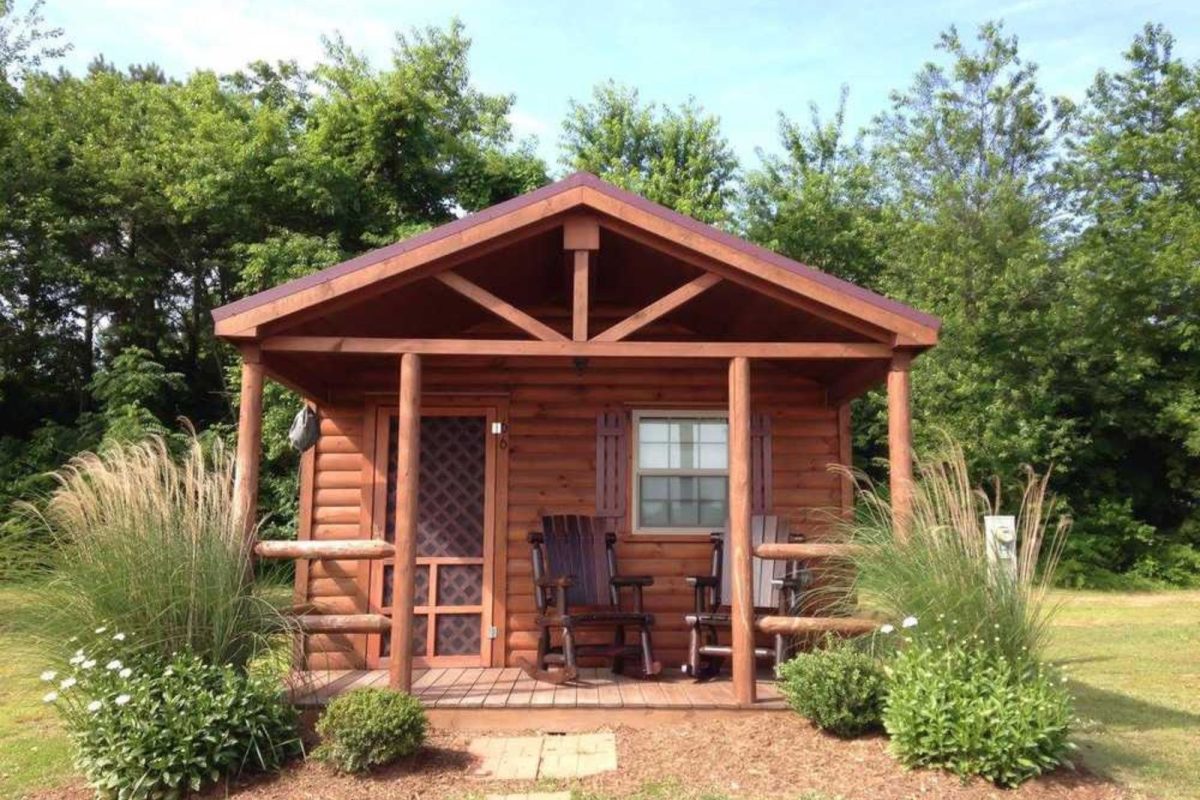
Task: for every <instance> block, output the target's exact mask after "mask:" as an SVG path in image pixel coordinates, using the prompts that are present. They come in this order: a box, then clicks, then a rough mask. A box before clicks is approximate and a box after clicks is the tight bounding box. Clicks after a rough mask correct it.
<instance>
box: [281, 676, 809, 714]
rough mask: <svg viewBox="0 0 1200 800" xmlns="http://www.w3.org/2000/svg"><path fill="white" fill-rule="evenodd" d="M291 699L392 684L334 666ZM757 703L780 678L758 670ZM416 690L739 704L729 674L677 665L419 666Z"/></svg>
mask: <svg viewBox="0 0 1200 800" xmlns="http://www.w3.org/2000/svg"><path fill="white" fill-rule="evenodd" d="M297 678H298V681H297V686H296V688H295V689H294V690H293V699H294V700H295V702H296V704H297V705H300V706H320V705H324V704H325V703H326V702H328V700H329V699H330V698H331V697H334V696H336V695H338V694H341V693H342V692H348V691H351V690H353V689H360V688H364V687H368V686H380V687H382V686H387V672H386V671H384V670H332V671H329V672H307V673H301V674H300V675H298V676H297ZM757 688H758V702H757V704H756V705H755V709H761V710H775V709H783V708H786V705H785V703H784V701H783V699H782V697H781V696H780V694H779V690H778V689H777V688H776V686H775V682H774V681H772V680H770V679H768V678H765V677H760V678H759V680H758V687H757ZM413 694H415V695H416V696H417V697H418V698H420V700H421V702H422V703H424V704H425V706H426V707H427V708H437V709H452V708H455V709H461V708H475V709H480V708H482V709H523V708H531V709H532V708H559V709H561V708H628V709H680V710H686V709H736V708H737V703H736V702H735V701H734V697H733V685H732V684H731V683H730V681H729V677H728V676H727V675H725V676H721V677H719V678H714V679H713V680H711V681H706V682H703V683H697V682H695V681H693V680H692V679H691V678H688V677H686V676H684V675H681V674H679V673H678V672H672V674H671V675H667V676H660V677H658V678H656V679H654V680H649V681H645V680H639V679H637V678H631V677H628V676H625V675H614V674H612V672H610V671H609V670H607V669H581V670H580V671H579V678H578V679H577V680H576V681H574V682H572V683H570V684H568V685H565V686H555V685H553V684H549V683H541V682H538V681H534V680H533V679H532V678H530V677H528V676H527V675H526V674H525V673H524V672H522V671H521V670H519V669H515V668H506V669H497V668H482V667H476V668H453V669H429V670H417V672H416V673H415V675H414V680H413Z"/></svg>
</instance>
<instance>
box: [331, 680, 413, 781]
mask: <svg viewBox="0 0 1200 800" xmlns="http://www.w3.org/2000/svg"><path fill="white" fill-rule="evenodd" d="M426 727H427V723H426V721H425V709H424V708H422V707H421V703H420V702H419V701H418V700H417V699H416V698H415V697H411V696H410V695H407V694H405V693H404V692H394V691H391V690H388V689H358V690H356V691H353V692H347V693H346V694H344V695H341V696H339V697H335V698H334V699H333V700H332V701H330V703H329V705H328V706H327V707H326V708H325V713H324V714H322V715H321V719H320V720H319V721H318V722H317V733H319V734H320V735H321V740H322V741H321V746H320V747H318V748H317V750H316V751H315V753H314V755H316V757H317V758H319V759H321V760H322V761H325V762H327V763H329V764H331V765H333V767H334V769H336V770H338V771H340V772H365V771H367V770H369V769H372V768H374V767H379V766H383V765H384V764H389V763H391V762H392V761H395V760H396V759H398V758H404V757H406V756H410V755H412V754H413V753H415V752H417V750H418V749H420V747H421V745H422V744H424V743H425V731H426Z"/></svg>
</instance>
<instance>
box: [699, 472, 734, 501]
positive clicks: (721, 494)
mask: <svg viewBox="0 0 1200 800" xmlns="http://www.w3.org/2000/svg"><path fill="white" fill-rule="evenodd" d="M699 481H700V499H701V500H724V499H725V495H726V493H727V491H728V486H729V482H728V481H727V480H726V478H725V477H724V476H722V477H720V478H717V477H713V478H700V479H699Z"/></svg>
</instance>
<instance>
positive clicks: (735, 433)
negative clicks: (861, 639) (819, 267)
mask: <svg viewBox="0 0 1200 800" xmlns="http://www.w3.org/2000/svg"><path fill="white" fill-rule="evenodd" d="M729 542H730V553H729V556H728V557H729V570H730V573H729V574H730V577H731V581H730V584H731V593H732V595H733V596H732V597H731V598H730V606H731V611H732V616H733V654H732V656H733V657H732V666H733V693H734V697H735V698H736V699H737V703H738V705H739V706H743V707H748V706H752V705H754V688H755V687H754V597H753V595H754V589H753V587H752V586H751V582H752V581H753V579H754V576H753V564H752V563H751V561H752V558H753V554H752V552H751V546H752V542H751V537H750V360H749V359H747V358H742V357H739V358H734V359H732V360H730V362H729Z"/></svg>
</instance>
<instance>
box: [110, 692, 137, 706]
mask: <svg viewBox="0 0 1200 800" xmlns="http://www.w3.org/2000/svg"><path fill="white" fill-rule="evenodd" d="M131 699H132V698H131V697H130V696H129V695H127V694H119V695H117V699H116V700H113V702H114V703H116V704H117V705H119V706H123V705H125V704H126V703H128V702H129V701H130V700H131Z"/></svg>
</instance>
